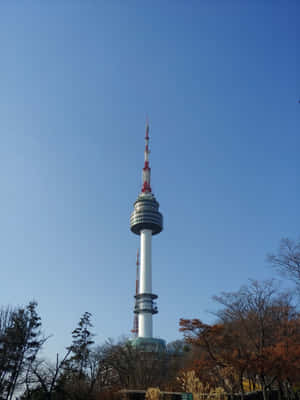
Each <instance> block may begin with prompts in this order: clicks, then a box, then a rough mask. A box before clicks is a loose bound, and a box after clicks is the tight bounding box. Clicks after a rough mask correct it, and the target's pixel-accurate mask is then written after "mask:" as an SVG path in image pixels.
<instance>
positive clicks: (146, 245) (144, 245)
mask: <svg viewBox="0 0 300 400" xmlns="http://www.w3.org/2000/svg"><path fill="white" fill-rule="evenodd" d="M140 240H141V265H140V268H141V269H140V290H139V293H140V294H145V295H146V296H144V297H143V298H142V301H141V303H140V307H141V309H142V310H144V311H142V312H140V313H139V333H138V337H149V338H151V337H152V336H153V329H152V308H153V307H152V298H151V297H150V296H148V295H149V294H151V293H152V260H151V258H152V257H151V256H152V254H151V253H152V231H151V230H150V229H143V230H142V231H141V233H140Z"/></svg>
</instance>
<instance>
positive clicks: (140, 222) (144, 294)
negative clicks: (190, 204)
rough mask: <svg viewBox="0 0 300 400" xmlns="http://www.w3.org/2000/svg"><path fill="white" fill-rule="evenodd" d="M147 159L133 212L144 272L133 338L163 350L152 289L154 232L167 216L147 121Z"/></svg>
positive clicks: (148, 348)
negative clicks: (153, 177) (155, 186)
mask: <svg viewBox="0 0 300 400" xmlns="http://www.w3.org/2000/svg"><path fill="white" fill-rule="evenodd" d="M145 141H146V143H145V152H144V154H145V163H144V168H143V175H142V190H141V193H140V194H139V195H138V198H137V200H136V201H135V203H134V210H133V212H132V214H131V216H130V229H131V231H132V232H133V233H135V234H136V235H139V236H140V276H139V291H138V294H136V296H135V299H136V302H135V309H134V312H135V313H136V314H137V315H138V337H137V338H136V339H134V340H133V343H134V344H135V345H137V346H141V347H143V349H145V350H146V351H159V350H160V349H161V348H164V346H165V342H164V340H162V339H156V338H153V327H152V315H153V314H157V312H158V310H157V306H156V304H155V303H154V300H156V299H157V295H156V294H153V293H152V236H153V235H157V234H158V233H160V232H161V231H162V229H163V217H162V214H161V213H160V212H159V211H158V209H159V203H158V202H157V200H156V199H155V197H154V195H153V193H152V191H151V185H150V173H151V169H150V166H149V153H150V151H149V124H148V122H147V124H146V136H145Z"/></svg>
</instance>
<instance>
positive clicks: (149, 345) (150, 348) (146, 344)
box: [131, 337, 166, 353]
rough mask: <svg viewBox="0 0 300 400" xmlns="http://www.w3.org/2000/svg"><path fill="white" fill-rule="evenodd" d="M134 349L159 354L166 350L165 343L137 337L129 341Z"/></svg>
mask: <svg viewBox="0 0 300 400" xmlns="http://www.w3.org/2000/svg"><path fill="white" fill-rule="evenodd" d="M131 344H132V345H133V346H134V347H138V348H139V349H140V350H142V351H145V352H149V353H150V352H153V353H160V352H163V351H165V350H166V342H165V341H164V340H163V339H158V338H143V337H137V338H135V339H132V340H131Z"/></svg>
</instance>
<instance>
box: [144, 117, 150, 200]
mask: <svg viewBox="0 0 300 400" xmlns="http://www.w3.org/2000/svg"><path fill="white" fill-rule="evenodd" d="M149 153H150V150H149V122H148V117H147V118H146V135H145V151H144V159H145V160H144V168H143V186H142V192H143V193H151V191H152V190H151V185H150V177H151V168H150V166H149Z"/></svg>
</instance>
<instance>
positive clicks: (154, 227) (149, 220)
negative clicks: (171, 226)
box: [130, 193, 163, 235]
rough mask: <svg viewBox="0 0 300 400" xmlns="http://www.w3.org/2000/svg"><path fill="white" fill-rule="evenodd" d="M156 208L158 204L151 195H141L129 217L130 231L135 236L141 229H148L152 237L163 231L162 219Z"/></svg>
mask: <svg viewBox="0 0 300 400" xmlns="http://www.w3.org/2000/svg"><path fill="white" fill-rule="evenodd" d="M158 208H159V203H158V202H157V201H156V199H155V197H154V196H153V194H152V193H141V194H140V195H139V196H138V198H137V200H136V202H135V203H134V210H133V212H132V214H131V216H130V229H131V231H132V232H133V233H135V234H136V235H139V234H140V231H141V230H143V229H150V230H151V231H152V235H156V234H157V233H160V232H161V231H162V229H163V217H162V215H161V213H160V212H159V211H158Z"/></svg>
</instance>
